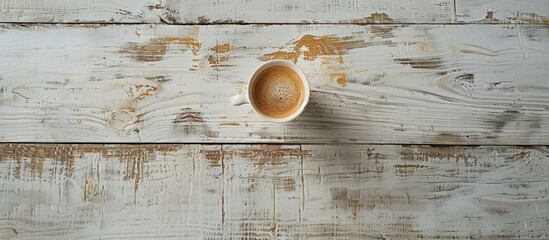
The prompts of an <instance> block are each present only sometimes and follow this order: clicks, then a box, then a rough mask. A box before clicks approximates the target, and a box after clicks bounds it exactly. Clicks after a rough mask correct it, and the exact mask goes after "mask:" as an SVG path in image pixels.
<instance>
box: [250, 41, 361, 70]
mask: <svg viewBox="0 0 549 240" xmlns="http://www.w3.org/2000/svg"><path fill="white" fill-rule="evenodd" d="M292 44H294V48H293V51H282V50H280V51H276V52H272V53H267V54H265V55H263V56H262V57H261V58H260V59H261V60H262V61H268V60H272V59H285V60H290V61H293V62H294V63H297V60H298V58H299V57H300V56H303V59H304V60H308V61H312V60H314V59H316V58H317V57H319V56H336V57H338V56H341V55H344V54H346V53H347V51H348V50H351V49H355V48H361V47H366V43H365V42H364V41H362V40H353V37H350V36H349V37H338V36H334V35H325V36H315V35H310V34H307V35H304V36H303V37H302V38H301V39H299V40H297V41H295V42H293V43H292Z"/></svg>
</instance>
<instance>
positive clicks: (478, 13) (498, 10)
mask: <svg viewBox="0 0 549 240" xmlns="http://www.w3.org/2000/svg"><path fill="white" fill-rule="evenodd" d="M456 18H457V21H458V22H459V23H491V24H494V23H515V24H517V23H524V24H549V1H546V0H503V1H502V0H480V1H479V0H456Z"/></svg>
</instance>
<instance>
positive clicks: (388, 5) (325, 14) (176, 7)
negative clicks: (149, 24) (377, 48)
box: [162, 0, 455, 24]
mask: <svg viewBox="0 0 549 240" xmlns="http://www.w3.org/2000/svg"><path fill="white" fill-rule="evenodd" d="M162 6H163V7H164V10H165V11H163V14H164V15H163V17H162V18H163V19H165V20H166V22H171V23H214V24H215V23H448V22H451V21H452V20H454V19H455V16H454V14H455V12H454V3H453V1H448V0H419V1H398V0H389V1H380V0H371V1H356V0H336V1H333V0H315V1H310V0H298V1H295V0H277V1H272V0H261V1H235V0H221V1H217V0H215V1H211V0H208V1H195V0H168V1H165V2H164V3H163V4H162Z"/></svg>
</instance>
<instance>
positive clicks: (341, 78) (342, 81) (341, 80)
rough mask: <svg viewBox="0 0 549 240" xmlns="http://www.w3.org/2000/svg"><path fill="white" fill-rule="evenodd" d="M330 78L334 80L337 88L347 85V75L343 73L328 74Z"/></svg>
mask: <svg viewBox="0 0 549 240" xmlns="http://www.w3.org/2000/svg"><path fill="white" fill-rule="evenodd" d="M330 78H332V79H334V80H335V82H336V83H337V84H339V86H342V87H345V85H346V84H347V75H345V73H344V72H333V73H330Z"/></svg>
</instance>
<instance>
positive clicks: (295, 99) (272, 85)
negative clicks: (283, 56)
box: [252, 66, 305, 118]
mask: <svg viewBox="0 0 549 240" xmlns="http://www.w3.org/2000/svg"><path fill="white" fill-rule="evenodd" d="M304 95H305V88H304V86H303V82H302V81H301V78H299V76H298V75H297V73H296V72H294V71H293V70H292V69H290V68H288V67H281V66H276V67H271V68H267V69H265V70H263V72H261V73H260V75H259V77H258V78H257V79H256V81H255V83H254V86H253V90H252V96H253V101H254V104H255V106H256V107H257V108H258V109H259V111H261V112H262V113H263V114H265V115H267V116H269V117H273V118H285V117H288V116H290V115H292V113H294V112H296V111H297V110H298V108H299V106H300V105H301V102H302V101H303V96H304Z"/></svg>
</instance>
